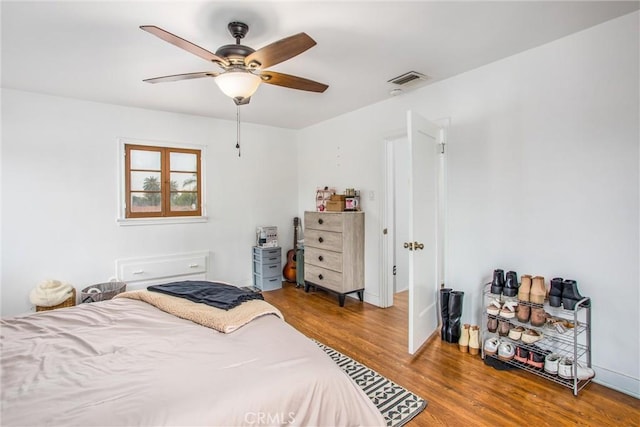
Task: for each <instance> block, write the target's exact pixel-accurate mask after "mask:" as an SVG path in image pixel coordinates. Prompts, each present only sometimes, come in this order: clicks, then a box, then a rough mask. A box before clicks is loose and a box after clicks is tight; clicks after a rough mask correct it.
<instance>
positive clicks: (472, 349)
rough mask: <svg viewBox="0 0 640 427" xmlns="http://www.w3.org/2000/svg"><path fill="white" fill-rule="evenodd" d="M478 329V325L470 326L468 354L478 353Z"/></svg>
mask: <svg viewBox="0 0 640 427" xmlns="http://www.w3.org/2000/svg"><path fill="white" fill-rule="evenodd" d="M479 335H480V328H479V327H478V325H471V327H470V328H469V354H472V355H474V356H475V355H476V354H478V353H480V341H479Z"/></svg>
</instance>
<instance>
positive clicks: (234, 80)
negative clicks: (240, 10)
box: [140, 22, 329, 105]
mask: <svg viewBox="0 0 640 427" xmlns="http://www.w3.org/2000/svg"><path fill="white" fill-rule="evenodd" d="M140 28H141V29H143V30H144V31H147V32H149V33H151V34H153V35H154V36H157V37H159V38H161V39H162V40H164V41H166V42H169V43H171V44H173V45H174V46H177V47H179V48H181V49H184V50H186V51H187V52H190V53H192V54H194V55H197V56H199V57H200V58H202V59H204V60H206V61H210V62H214V63H216V64H217V65H218V66H219V67H220V68H222V72H220V73H216V72H213V71H202V72H197V73H186V74H174V75H170V76H163V77H154V78H151V79H145V80H144V81H145V82H148V83H162V82H173V81H178V80H188V79H198V78H202V77H214V78H215V82H216V83H217V84H218V87H220V89H221V90H222V92H224V93H225V95H227V96H229V97H230V98H232V99H233V100H234V102H235V103H236V105H244V104H248V103H249V101H250V99H251V95H253V94H254V92H255V91H256V90H257V89H258V86H259V85H260V83H267V84H272V85H276V86H283V87H288V88H291V89H299V90H306V91H310V92H324V91H325V90H326V89H327V88H328V87H329V86H327V85H325V84H323V83H318V82H315V81H313V80H309V79H305V78H302V77H297V76H292V75H289V74H283V73H277V72H275V71H269V70H266V68H268V67H271V66H273V65H276V64H279V63H281V62H284V61H286V60H288V59H291V58H293V57H294V56H297V55H299V54H301V53H302V52H304V51H306V50H307V49H309V48H311V47H313V46H315V45H316V42H315V40H313V39H312V38H311V37H309V36H308V35H307V34H306V33H299V34H296V35H293V36H290V37H286V38H284V39H281V40H278V41H276V42H274V43H271V44H269V45H267V46H265V47H263V48H261V49H258V50H254V49H252V48H250V47H249V46H245V45H243V44H240V40H242V39H243V38H244V36H245V35H246V34H247V32H248V31H249V26H248V25H247V24H245V23H243V22H231V23H229V25H228V26H227V28H228V29H229V32H230V33H231V35H232V36H233V38H235V39H236V42H235V44H228V45H224V46H222V47H220V48H219V49H218V50H216V53H212V52H209V51H208V50H206V49H204V48H202V47H200V46H198V45H196V44H193V43H191V42H190V41H188V40H185V39H183V38H181V37H179V36H176V35H175V34H172V33H170V32H168V31H166V30H163V29H162V28H159V27H156V26H155V25H142V26H141V27H140Z"/></svg>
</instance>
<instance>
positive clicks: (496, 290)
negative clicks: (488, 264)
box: [491, 269, 504, 295]
mask: <svg viewBox="0 0 640 427" xmlns="http://www.w3.org/2000/svg"><path fill="white" fill-rule="evenodd" d="M503 289H504V270H501V269H496V270H493V280H492V281H491V293H492V294H496V295H500V294H501V293H502V290H503Z"/></svg>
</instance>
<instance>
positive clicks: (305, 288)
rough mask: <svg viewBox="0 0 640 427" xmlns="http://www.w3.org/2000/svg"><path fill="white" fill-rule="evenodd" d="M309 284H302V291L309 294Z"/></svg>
mask: <svg viewBox="0 0 640 427" xmlns="http://www.w3.org/2000/svg"><path fill="white" fill-rule="evenodd" d="M309 287H310V286H309V284H308V283H307V282H305V283H304V291H305V292H309Z"/></svg>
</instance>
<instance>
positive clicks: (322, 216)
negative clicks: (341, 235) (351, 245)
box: [304, 212, 342, 243]
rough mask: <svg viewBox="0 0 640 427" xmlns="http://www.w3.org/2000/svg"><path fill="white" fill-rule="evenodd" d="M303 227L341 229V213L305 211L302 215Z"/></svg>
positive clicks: (327, 229)
mask: <svg viewBox="0 0 640 427" xmlns="http://www.w3.org/2000/svg"><path fill="white" fill-rule="evenodd" d="M304 228H305V230H306V229H311V228H312V229H314V230H326V231H342V215H340V214H331V213H323V212H307V213H305V215H304ZM305 240H306V235H305ZM305 243H306V242H305Z"/></svg>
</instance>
